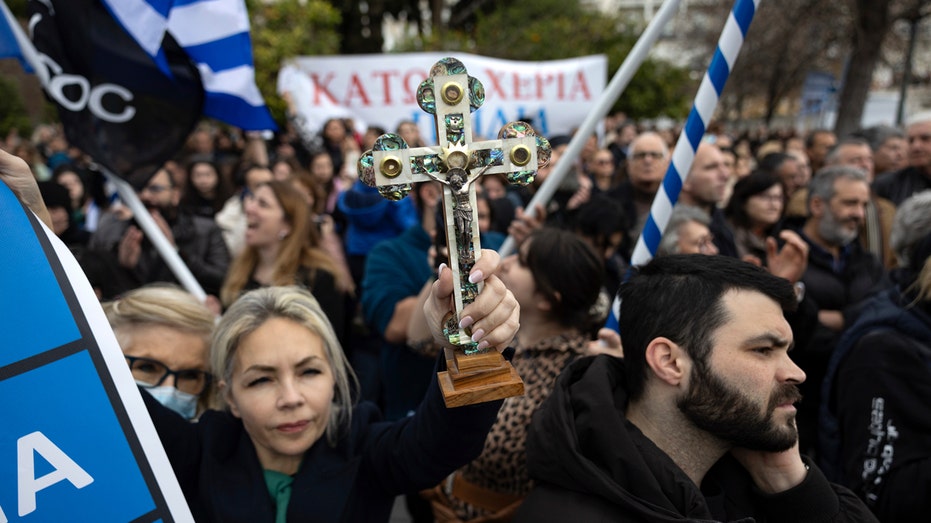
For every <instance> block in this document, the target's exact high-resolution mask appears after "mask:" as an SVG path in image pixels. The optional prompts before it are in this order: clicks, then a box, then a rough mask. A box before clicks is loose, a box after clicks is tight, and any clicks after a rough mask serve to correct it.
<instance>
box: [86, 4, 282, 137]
mask: <svg viewBox="0 0 931 523" xmlns="http://www.w3.org/2000/svg"><path fill="white" fill-rule="evenodd" d="M103 3H104V5H106V6H107V9H109V10H110V12H111V13H113V16H114V18H116V19H117V21H119V23H120V25H122V26H123V28H124V29H126V31H127V32H128V33H129V34H130V35H132V37H133V38H134V39H135V40H136V41H137V42H138V43H139V45H140V46H141V47H142V48H143V49H144V50H145V52H146V53H148V54H149V56H151V57H152V58H153V59H154V60H155V62H156V64H158V66H159V68H160V69H161V70H162V71H164V72H166V73H167V71H168V66H167V61H166V59H165V56H164V53H163V50H162V40H163V39H164V37H165V32H166V31H167V32H168V33H169V34H171V36H172V37H174V39H175V40H176V41H177V42H178V44H179V45H180V46H181V47H182V48H184V50H185V51H186V52H187V53H188V56H190V57H191V60H193V61H194V63H196V64H197V68H198V70H199V71H200V75H201V78H202V81H203V85H204V95H205V97H204V114H205V115H207V116H210V117H212V118H217V119H218V120H222V121H224V122H227V123H229V124H232V125H235V126H237V127H240V128H242V129H246V130H254V131H259V130H267V129H275V128H276V126H275V122H274V121H273V120H272V118H271V115H270V114H269V112H268V108H267V107H266V106H265V101H264V100H263V98H262V94H261V93H260V92H259V89H258V87H257V86H256V85H255V68H254V67H253V62H252V42H251V40H250V39H249V13H248V12H247V11H246V4H245V2H244V0H103Z"/></svg>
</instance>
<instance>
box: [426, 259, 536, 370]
mask: <svg viewBox="0 0 931 523" xmlns="http://www.w3.org/2000/svg"><path fill="white" fill-rule="evenodd" d="M500 261H501V257H500V256H498V253H497V252H495V251H493V250H488V249H484V250H482V256H481V258H479V259H478V260H477V261H476V262H475V266H474V267H473V268H472V271H471V272H470V273H469V280H470V281H472V283H478V282H484V284H485V285H484V288H483V289H482V292H480V293H479V294H478V296H477V297H476V298H475V301H473V302H472V303H470V304H469V305H467V306H466V307H465V308H464V309H463V310H462V316H461V317H462V320H461V322H460V325H461V326H462V327H463V328H471V330H472V341H475V342H477V343H478V344H479V347H480V348H481V349H484V348H486V347H491V348H494V349H496V350H497V351H498V352H501V351H503V350H504V349H506V348H507V347H508V345H509V344H510V343H511V340H513V339H514V335H515V334H517V329H518V328H519V327H520V305H518V303H517V299H516V298H514V295H513V294H511V291H509V290H508V289H507V287H505V286H504V283H502V282H501V280H500V279H498V277H497V276H496V275H495V273H496V272H497V270H498V265H499V263H500ZM453 288H454V282H453V274H452V271H451V270H449V268H448V267H446V266H445V264H444V265H441V266H440V273H439V278H438V279H437V281H436V282H434V283H433V288H432V290H431V292H430V296H429V297H428V298H427V301H426V303H424V307H423V310H424V314H425V315H426V318H427V324H428V325H429V326H430V332H431V333H432V334H433V338H434V340H436V342H437V343H439V344H440V345H441V346H450V345H449V342H448V340H447V339H446V335H445V334H444V333H443V326H444V323H445V322H444V318H445V317H446V315H447V314H448V313H450V312H453V311H454V303H453Z"/></svg>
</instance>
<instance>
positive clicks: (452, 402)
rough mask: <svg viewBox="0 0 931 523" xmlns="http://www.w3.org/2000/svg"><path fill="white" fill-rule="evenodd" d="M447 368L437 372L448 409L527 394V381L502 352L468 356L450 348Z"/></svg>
mask: <svg viewBox="0 0 931 523" xmlns="http://www.w3.org/2000/svg"><path fill="white" fill-rule="evenodd" d="M446 369H447V370H445V371H443V372H440V373H438V374H437V380H439V382H440V389H441V390H442V391H443V400H444V401H445V402H446V407H447V408H452V407H461V406H463V405H474V404H476V403H482V402H485V401H493V400H499V399H502V398H509V397H511V396H520V395H522V394H523V393H524V382H523V381H521V379H520V376H519V375H518V374H517V371H516V370H514V367H512V366H511V364H510V362H508V361H507V360H505V359H504V356H502V355H501V353H499V352H498V351H494V350H493V351H491V352H486V353H483V354H474V355H472V356H466V355H465V354H463V353H462V352H461V351H454V350H452V349H446Z"/></svg>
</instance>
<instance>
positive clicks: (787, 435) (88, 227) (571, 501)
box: [0, 97, 931, 522]
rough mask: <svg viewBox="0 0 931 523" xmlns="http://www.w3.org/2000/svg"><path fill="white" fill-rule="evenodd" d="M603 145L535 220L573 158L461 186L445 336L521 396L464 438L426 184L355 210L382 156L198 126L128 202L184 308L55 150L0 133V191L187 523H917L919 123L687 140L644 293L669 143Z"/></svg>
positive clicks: (619, 137)
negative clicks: (401, 514)
mask: <svg viewBox="0 0 931 523" xmlns="http://www.w3.org/2000/svg"><path fill="white" fill-rule="evenodd" d="M286 100H287V97H286ZM604 131H605V132H604V133H602V134H601V135H600V136H597V135H593V136H591V137H589V138H588V140H587V142H586V144H585V147H584V148H583V150H582V153H581V155H580V158H578V159H576V160H574V164H573V165H572V166H571V167H570V169H569V170H568V174H567V176H566V178H565V179H564V180H563V181H562V182H561V183H560V185H559V187H558V189H557V191H556V193H555V196H554V197H553V198H552V200H551V201H550V202H548V203H547V204H546V205H543V206H540V207H538V208H537V209H534V212H532V213H531V212H526V211H527V209H526V207H527V205H529V203H530V201H531V199H532V197H533V195H534V193H535V191H537V190H538V188H539V187H540V184H542V183H543V182H544V181H545V180H546V179H547V177H548V176H549V174H550V173H551V172H552V169H553V166H554V165H555V164H556V163H557V162H563V161H567V160H566V159H565V158H564V157H563V153H564V151H565V149H566V147H567V146H568V143H569V140H570V137H569V136H553V137H550V142H551V144H552V145H553V152H552V155H551V160H550V163H549V164H548V165H546V166H545V167H543V168H541V169H540V170H539V172H538V173H537V176H536V177H535V178H534V180H533V181H532V183H530V184H529V185H527V186H514V185H511V184H509V183H508V182H507V180H506V179H505V178H504V177H499V176H483V177H481V179H480V181H479V182H478V183H477V188H478V196H477V206H476V211H477V222H478V224H479V228H480V231H481V238H482V244H483V247H485V248H486V249H490V250H488V251H487V252H488V253H489V256H487V257H484V256H483V257H482V259H481V263H480V264H478V265H476V267H475V268H474V269H473V273H475V272H477V275H476V278H478V279H482V280H484V281H485V283H486V285H485V289H486V290H485V291H483V293H482V295H481V296H484V297H483V298H481V299H480V300H477V301H476V303H475V304H473V305H472V306H470V307H474V308H472V309H468V312H469V313H470V316H469V318H468V319H469V320H470V321H469V322H468V323H467V324H466V325H465V326H467V327H470V329H471V330H470V332H471V333H473V338H474V340H475V341H477V342H479V341H482V340H484V345H488V346H491V347H494V348H496V349H498V350H501V351H504V353H505V355H506V357H507V358H508V359H509V360H510V361H511V362H512V364H513V365H514V367H515V368H516V369H517V370H518V373H519V374H520V375H521V376H522V377H523V380H524V382H525V387H526V393H525V395H524V396H521V397H515V398H508V399H506V400H504V402H503V403H502V402H493V403H490V404H486V405H483V406H478V407H469V408H466V409H463V410H460V409H450V410H449V411H447V410H446V409H445V408H444V407H443V406H442V398H441V396H440V393H439V391H438V389H437V384H436V372H437V369H438V368H442V366H443V365H444V364H445V360H444V359H443V357H442V353H443V350H442V348H443V347H444V345H445V344H446V341H445V338H444V337H443V336H442V327H441V323H442V322H441V319H442V317H443V313H444V312H445V310H446V309H448V299H446V301H444V298H447V297H448V295H449V293H450V292H451V285H452V278H451V276H450V275H449V272H450V271H448V269H447V268H446V265H445V263H443V261H444V259H445V256H446V255H447V253H446V249H445V237H444V234H443V231H444V230H445V227H444V225H443V216H442V210H441V209H442V207H443V206H442V204H441V198H442V186H441V185H440V184H439V182H435V181H434V182H423V183H419V184H415V187H414V189H413V191H412V192H411V194H410V195H409V196H408V197H407V198H405V199H403V200H400V201H396V202H395V201H389V200H386V199H384V198H382V197H381V195H380V194H379V193H378V192H377V190H375V189H373V188H371V187H369V186H367V185H365V184H363V183H362V182H361V181H360V180H359V179H358V174H357V172H356V169H355V166H356V163H357V161H358V158H359V156H360V153H361V152H362V151H364V150H367V149H369V148H371V146H372V143H373V142H374V140H375V138H377V137H378V136H379V135H381V134H383V133H384V132H385V131H384V129H381V128H377V127H372V128H370V129H369V130H368V132H366V133H364V134H363V133H356V132H355V131H354V128H353V127H352V125H351V123H350V122H346V121H343V120H339V119H333V120H330V121H327V122H326V123H325V124H324V125H323V127H322V128H321V129H319V130H315V129H308V128H307V125H306V122H304V121H303V120H302V119H301V118H300V117H299V115H297V114H294V113H292V114H291V115H290V118H289V121H288V125H287V126H286V127H285V130H284V131H282V132H281V133H279V134H278V135H276V136H275V137H274V138H273V139H271V140H268V139H265V138H263V137H262V136H261V135H260V134H256V133H242V132H240V131H238V130H235V129H224V128H221V127H218V126H215V125H211V124H206V123H205V124H203V125H202V126H200V127H198V128H197V129H196V130H195V131H194V132H193V133H192V134H191V136H190V138H189V140H188V143H187V144H186V146H185V149H184V151H182V152H181V153H179V154H178V155H177V156H176V157H175V158H174V159H172V160H170V161H168V162H166V163H165V164H164V166H163V167H162V168H161V169H159V170H158V171H157V172H156V173H154V174H153V175H152V176H151V177H150V178H149V179H148V180H147V181H146V182H145V184H144V185H142V186H139V187H135V189H136V191H137V193H138V195H139V198H140V200H141V201H142V202H143V204H144V205H145V206H146V208H147V209H148V211H149V213H150V214H151V216H152V218H153V219H154V221H155V223H156V224H157V226H158V228H159V229H160V230H161V232H162V233H163V234H164V235H165V237H166V238H167V240H168V242H169V244H170V245H171V246H173V247H174V248H175V249H176V250H177V252H178V254H179V255H180V257H181V259H182V260H183V261H184V262H185V264H186V265H187V266H188V268H189V269H190V271H191V273H192V275H193V276H194V278H195V279H196V280H197V282H198V283H199V284H200V285H201V286H202V288H203V289H204V291H205V292H206V294H208V298H207V300H206V302H205V303H200V302H198V301H197V300H196V299H194V298H193V297H192V296H191V295H190V294H188V293H187V292H185V291H183V290H181V289H180V288H178V287H177V286H172V285H171V284H176V283H177V280H176V279H175V276H174V274H173V273H172V271H171V270H170V269H169V267H168V265H166V263H165V262H164V261H163V260H162V257H161V256H160V255H159V253H158V252H157V250H156V249H155V247H154V246H153V243H152V242H151V241H150V240H149V239H147V238H146V237H145V235H144V234H143V233H142V231H141V229H140V227H139V226H138V225H137V223H136V221H135V219H134V217H133V215H132V212H130V211H129V210H128V209H127V207H126V206H125V205H123V204H122V203H121V202H120V201H119V198H118V197H115V196H114V195H113V193H112V192H111V191H110V190H108V187H107V184H106V183H105V181H104V179H103V177H102V176H101V175H100V174H99V173H96V172H94V170H93V169H94V168H93V163H92V162H91V161H90V159H89V158H86V157H85V156H84V155H83V154H82V153H81V152H80V151H78V150H76V149H74V148H70V147H68V144H67V141H66V140H65V139H64V137H63V133H62V132H61V129H60V128H58V127H56V126H52V125H48V126H46V125H43V126H40V127H39V128H38V129H36V132H35V133H33V136H31V137H28V138H26V137H24V138H20V137H18V136H16V135H15V134H11V135H9V136H8V137H7V138H6V141H5V143H3V144H0V145H2V146H3V147H0V149H3V150H6V151H10V152H12V153H15V154H16V155H18V156H19V157H20V158H21V159H22V162H19V161H18V160H16V159H15V157H14V156H12V155H9V154H5V153H3V152H0V154H3V157H2V160H3V161H2V162H0V175H2V179H3V180H4V181H6V182H7V183H8V184H11V185H12V186H13V189H14V191H16V192H17V194H19V195H20V196H21V197H22V198H23V199H24V200H25V201H26V203H27V204H28V205H30V206H31V207H32V208H33V209H35V210H37V212H40V214H42V215H43V216H44V211H45V210H46V209H47V211H48V214H47V216H48V219H47V220H46V221H47V223H48V224H49V226H50V228H52V230H53V232H54V233H55V234H56V235H58V236H59V237H60V238H61V239H62V241H64V242H65V244H66V245H68V247H69V248H70V249H71V250H72V252H73V253H74V254H75V257H76V258H77V260H78V261H79V263H80V264H81V265H82V267H83V268H84V270H85V273H86V274H87V277H88V279H89V281H90V282H91V285H92V287H93V288H94V290H95V292H96V293H97V295H98V298H99V299H100V300H101V301H102V302H103V303H104V309H105V311H106V313H107V317H108V319H109V320H110V322H111V324H112V327H113V329H114V332H115V333H116V335H117V339H118V341H119V343H120V346H121V348H122V349H123V352H124V354H125V356H126V360H127V364H128V365H129V367H130V369H131V371H132V373H133V376H134V377H135V379H136V380H137V383H139V385H140V388H142V389H143V390H146V391H148V394H147V395H145V397H146V398H147V399H146V403H147V406H148V407H149V409H150V413H151V415H152V416H153V419H154V420H155V422H156V427H157V428H158V431H159V435H160V437H161V438H162V440H163V444H164V445H165V446H166V450H167V451H168V455H169V458H171V461H172V465H173V467H174V468H175V473H176V475H177V476H178V478H179V481H180V482H181V485H182V488H183V489H184V492H185V495H186V497H187V500H188V503H189V504H190V505H191V507H192V510H193V511H194V513H195V516H196V517H198V520H204V521H234V520H244V519H243V518H245V520H249V521H301V520H317V519H323V520H334V521H335V520H340V518H343V519H341V520H351V521H384V520H386V518H387V513H388V510H389V509H390V503H391V501H392V500H393V499H394V497H395V496H397V495H401V494H405V495H407V505H408V509H409V510H410V512H411V515H412V518H413V519H414V520H415V521H418V522H419V521H434V520H436V521H448V522H459V521H463V522H465V521H472V522H497V521H511V520H515V521H566V520H579V521H587V520H599V519H597V518H608V519H610V520H623V521H680V520H683V521H684V520H690V519H701V520H721V521H730V520H735V519H739V518H743V517H755V518H757V519H758V520H762V521H796V520H798V521H802V520H812V521H813V520H856V521H861V520H862V521H871V520H873V518H874V517H875V518H878V519H879V520H881V521H911V520H916V521H917V520H921V519H922V517H923V515H924V514H925V513H926V512H927V511H928V509H929V508H931V505H929V502H928V499H931V496H926V495H916V492H917V493H922V492H924V493H927V492H931V415H929V414H927V413H926V412H925V411H926V410H928V409H927V406H928V405H929V404H931V379H929V378H931V352H929V346H931V191H929V189H931V112H929V113H919V114H916V115H913V116H912V118H910V119H909V121H908V123H907V125H906V127H905V128H904V129H901V130H900V129H896V128H893V127H888V126H878V127H873V128H867V129H862V130H859V131H857V132H856V133H854V134H852V135H850V136H835V135H834V133H833V132H830V131H827V130H824V129H818V130H814V131H811V132H807V133H795V132H791V131H787V132H770V133H764V132H754V133H750V132H742V133H731V132H729V131H728V130H727V129H726V128H724V127H723V126H717V125H713V126H711V127H710V128H709V131H708V133H707V134H706V136H705V138H704V139H703V140H702V143H701V144H700V145H699V147H698V148H697V150H696V152H695V155H694V159H693V162H692V165H691V168H690V170H689V172H688V173H687V176H686V177H685V178H684V182H683V184H682V187H681V192H680V194H679V196H678V201H677V202H676V204H675V206H674V208H673V212H672V216H671V219H670V220H669V224H668V226H667V227H666V230H665V232H664V234H663V237H662V241H661V244H660V246H659V249H658V252H657V255H656V258H655V259H654V260H653V261H652V262H650V263H649V264H647V265H645V266H638V267H634V266H632V265H631V256H632V253H633V247H634V245H635V243H636V240H637V238H638V237H639V235H640V233H641V231H642V230H643V228H644V226H645V224H646V222H647V218H648V216H649V213H650V209H651V205H652V203H653V199H654V197H655V195H656V193H657V191H658V190H659V187H660V184H661V183H662V181H663V177H664V175H665V174H666V171H667V168H668V166H669V162H670V151H671V150H672V148H673V146H674V140H675V134H674V133H673V132H672V131H671V130H668V129H665V130H657V129H648V128H643V127H641V126H640V125H638V124H637V123H636V122H633V121H630V120H625V119H623V118H618V117H610V118H608V119H606V120H605V128H604ZM396 132H397V133H398V134H400V135H401V136H403V137H404V139H405V140H406V141H407V142H408V143H409V144H411V145H412V146H418V145H424V143H425V141H424V140H423V138H422V137H420V136H419V133H418V130H417V126H416V125H415V124H413V122H401V123H400V124H399V125H398V127H397V129H396ZM27 153H28V154H27ZM21 166H25V167H23V168H26V169H27V170H26V171H25V172H28V173H29V180H23V179H17V178H16V176H19V175H21V173H22V171H21V170H20V171H17V169H20V167H21ZM34 182H38V183H37V184H36V183H34ZM30 184H32V185H30ZM33 185H35V186H36V187H35V190H33ZM37 195H38V196H37ZM39 197H41V199H40V198H39ZM43 216H40V217H43ZM438 232H439V234H438ZM507 235H511V236H512V237H513V238H514V239H515V240H516V244H517V246H518V247H517V254H514V255H511V256H509V257H506V258H504V259H499V257H498V256H497V255H495V254H494V249H496V248H497V247H498V246H500V245H501V243H502V240H503V239H504V237H505V236H507ZM437 281H439V282H440V283H436V282H437ZM616 296H617V297H619V298H622V299H621V300H620V304H621V305H620V314H619V318H618V319H619V323H620V329H619V330H620V332H619V333H618V332H615V331H612V330H608V329H604V328H602V326H603V325H604V322H605V319H606V317H607V316H608V314H609V309H610V306H611V303H612V301H613V300H614V299H615V297H616ZM518 311H519V320H520V321H519V324H520V327H519V329H517V327H516V325H517V321H516V316H517V314H518ZM217 317H219V318H220V320H219V323H218V324H216V325H214V318H217ZM790 350H791V352H790ZM802 398H804V399H803V400H802ZM379 412H380V413H382V414H378V413H379ZM382 415H383V416H384V419H385V420H386V421H384V422H382V421H380V419H381V418H380V416H382ZM307 462H312V463H314V464H315V466H317V465H319V466H321V467H323V469H322V470H317V469H312V468H311V467H310V466H309V465H307V464H306V463H307ZM237 466H238V467H245V468H244V469H243V470H244V471H242V470H240V469H237V468H236V467H237ZM231 467H232V468H231ZM266 487H267V488H266ZM312 513H313V514H314V517H310V518H309V519H302V518H305V517H307V516H302V514H304V515H306V514H312ZM321 513H324V514H326V515H327V516H325V517H324V516H321ZM346 518H348V519H346Z"/></svg>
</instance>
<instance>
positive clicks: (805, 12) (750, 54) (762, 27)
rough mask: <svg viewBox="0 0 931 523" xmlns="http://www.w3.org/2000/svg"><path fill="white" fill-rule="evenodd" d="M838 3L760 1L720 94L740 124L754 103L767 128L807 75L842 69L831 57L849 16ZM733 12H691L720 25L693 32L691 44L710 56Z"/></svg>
mask: <svg viewBox="0 0 931 523" xmlns="http://www.w3.org/2000/svg"><path fill="white" fill-rule="evenodd" d="M725 4H726V5H725ZM839 4H840V3H838V2H833V1H831V0H782V1H779V2H772V1H769V2H761V3H760V7H759V10H758V11H757V12H756V14H755V15H754V18H753V23H752V24H751V25H750V31H749V33H748V34H747V36H746V38H745V40H744V43H743V46H742V47H741V49H740V54H739V55H738V58H737V62H736V63H735V65H734V69H733V70H732V71H731V74H730V77H729V79H728V83H727V85H726V86H725V88H724V92H723V93H722V100H721V105H722V109H724V112H725V114H726V113H728V112H730V113H733V117H736V118H738V119H742V118H745V117H747V116H748V114H747V112H748V106H750V105H751V104H755V105H757V106H760V107H761V110H760V111H759V114H760V116H762V118H763V119H764V121H765V122H766V123H767V124H769V123H770V122H771V121H772V119H773V117H774V116H775V115H776V111H777V109H778V108H779V107H780V105H781V104H782V103H783V102H784V101H785V100H786V99H788V98H789V97H791V96H793V95H797V94H798V93H799V91H800V89H801V86H802V84H803V82H804V80H805V77H806V76H807V75H808V73H809V72H811V71H817V70H821V71H829V72H836V71H837V70H839V69H840V63H839V60H838V59H837V58H832V54H835V55H837V54H839V53H837V52H836V50H837V48H838V46H839V44H840V43H842V42H843V38H844V31H845V22H844V21H845V20H846V19H847V17H848V14H847V12H846V10H845V8H844V6H843V5H839ZM730 7H731V3H730V2H726V3H723V4H720V5H717V6H711V7H701V6H696V7H690V9H696V10H699V11H701V12H703V13H704V14H705V15H706V16H707V19H709V20H716V21H718V22H717V23H716V24H715V25H713V26H707V27H695V28H693V29H692V30H691V31H692V32H691V33H690V40H692V41H695V42H703V43H704V45H705V46H706V49H707V50H708V53H707V56H710V55H711V53H710V51H712V50H713V49H714V48H715V46H716V45H717V41H718V37H719V36H720V34H721V29H722V27H723V26H724V22H725V20H727V12H728V11H729V9H730ZM708 61H710V60H708ZM707 63H708V62H707V61H706V62H705V66H707Z"/></svg>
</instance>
